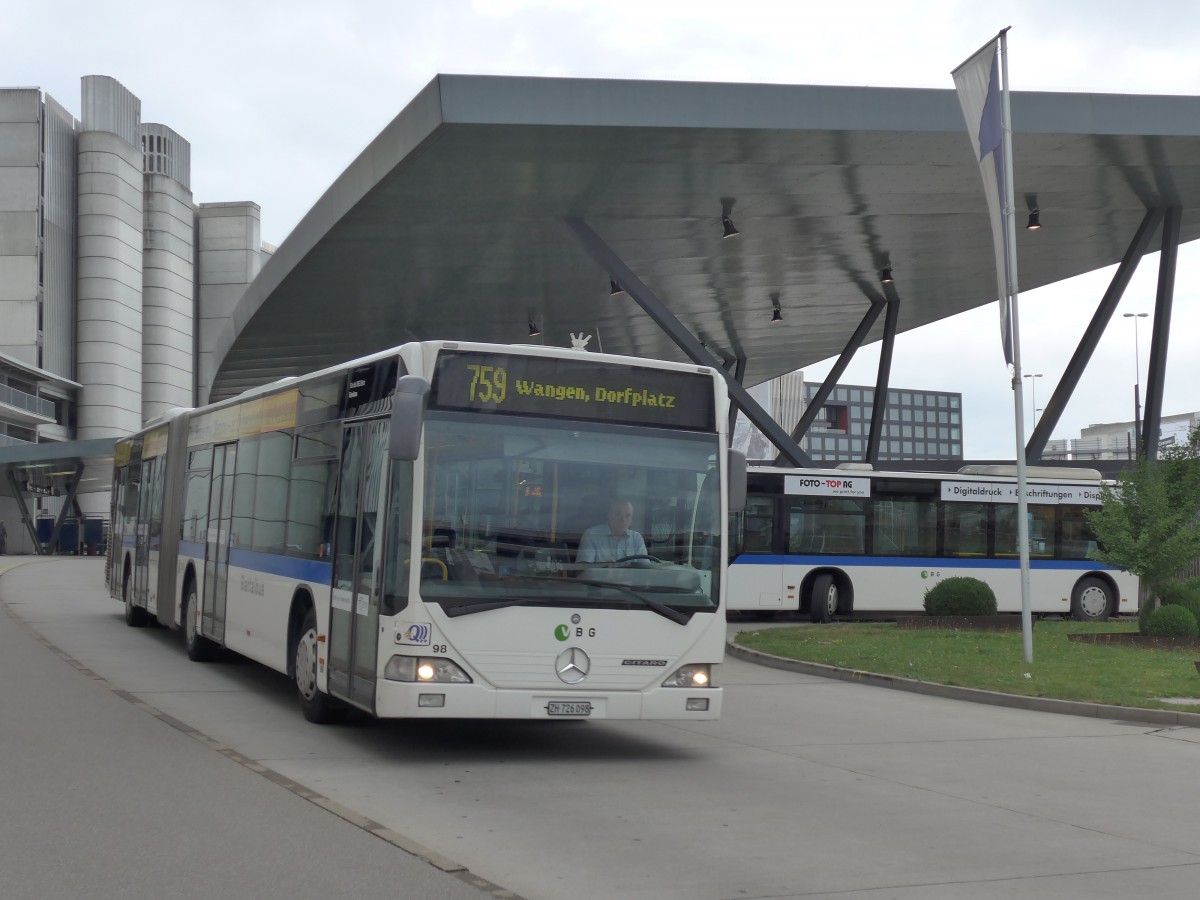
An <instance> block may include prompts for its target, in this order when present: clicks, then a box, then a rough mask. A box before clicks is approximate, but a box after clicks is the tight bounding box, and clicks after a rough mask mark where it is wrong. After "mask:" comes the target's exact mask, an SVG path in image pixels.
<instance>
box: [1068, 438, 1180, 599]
mask: <svg viewBox="0 0 1200 900" xmlns="http://www.w3.org/2000/svg"><path fill="white" fill-rule="evenodd" d="M1159 456H1160V458H1159V459H1157V460H1144V459H1139V460H1138V461H1137V463H1136V464H1135V465H1134V467H1133V468H1132V469H1130V470H1128V471H1125V472H1122V473H1121V474H1120V476H1118V478H1117V484H1116V486H1115V487H1112V486H1110V485H1107V484H1106V485H1103V486H1102V487H1101V489H1100V497H1101V504H1102V505H1101V507H1100V508H1099V509H1098V510H1095V511H1093V512H1090V513H1088V522H1089V523H1090V524H1091V526H1092V530H1093V531H1095V533H1096V538H1097V539H1098V540H1099V542H1100V549H1099V550H1098V551H1097V553H1096V556H1097V557H1098V558H1099V559H1100V560H1101V561H1103V562H1106V563H1108V564H1110V565H1114V566H1118V567H1119V568H1122V569H1125V570H1126V571H1127V572H1131V573H1133V574H1134V575H1137V576H1138V577H1139V578H1141V579H1142V581H1143V582H1144V583H1145V584H1146V587H1147V589H1148V590H1149V593H1150V597H1151V601H1152V602H1153V600H1154V598H1157V597H1158V596H1159V592H1160V591H1161V589H1162V586H1163V585H1164V584H1165V583H1167V582H1169V581H1170V580H1171V579H1172V578H1174V577H1175V576H1176V575H1178V574H1179V572H1180V571H1181V570H1183V569H1184V567H1186V566H1187V565H1188V563H1189V562H1191V561H1192V560H1193V559H1195V558H1196V557H1197V556H1200V428H1195V429H1193V430H1192V432H1191V433H1190V434H1189V435H1188V439H1187V441H1186V442H1184V443H1183V444H1176V445H1174V446H1171V447H1167V448H1165V449H1163V450H1162V451H1161V452H1160V454H1159Z"/></svg>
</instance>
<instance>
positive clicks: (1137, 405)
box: [1123, 313, 1150, 441]
mask: <svg viewBox="0 0 1200 900" xmlns="http://www.w3.org/2000/svg"><path fill="white" fill-rule="evenodd" d="M1148 315H1150V314H1149V313H1125V314H1124V316H1123V318H1126V319H1133V434H1134V437H1135V438H1136V439H1137V440H1139V441H1140V440H1141V433H1142V385H1141V378H1142V374H1141V373H1142V363H1141V360H1140V359H1138V324H1137V320H1138V319H1144V318H1146V316H1148Z"/></svg>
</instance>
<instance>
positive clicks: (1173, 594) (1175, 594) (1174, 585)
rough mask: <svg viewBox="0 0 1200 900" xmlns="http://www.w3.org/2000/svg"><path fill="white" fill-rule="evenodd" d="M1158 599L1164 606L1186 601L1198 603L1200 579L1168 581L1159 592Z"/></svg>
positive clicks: (1199, 600) (1199, 599) (1199, 598)
mask: <svg viewBox="0 0 1200 900" xmlns="http://www.w3.org/2000/svg"><path fill="white" fill-rule="evenodd" d="M1158 599H1159V600H1161V601H1162V602H1163V604H1164V605H1165V604H1169V603H1180V602H1182V601H1188V600H1193V601H1196V602H1200V578H1189V579H1188V580H1187V581H1168V582H1167V583H1166V584H1164V585H1163V586H1162V588H1161V589H1160V590H1159V592H1158Z"/></svg>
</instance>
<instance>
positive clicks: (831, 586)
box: [810, 574, 838, 623]
mask: <svg viewBox="0 0 1200 900" xmlns="http://www.w3.org/2000/svg"><path fill="white" fill-rule="evenodd" d="M837 611H838V586H837V582H836V581H834V579H833V576H832V575H829V574H825V575H818V576H817V577H816V580H815V581H813V586H812V601H811V606H810V613H811V616H812V620H813V621H814V622H817V623H825V622H832V621H833V617H834V616H835V615H837Z"/></svg>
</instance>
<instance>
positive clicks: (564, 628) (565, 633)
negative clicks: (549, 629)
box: [554, 625, 571, 641]
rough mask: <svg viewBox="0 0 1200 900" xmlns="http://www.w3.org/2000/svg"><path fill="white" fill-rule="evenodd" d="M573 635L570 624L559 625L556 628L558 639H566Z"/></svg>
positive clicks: (555, 635) (556, 637) (555, 636)
mask: <svg viewBox="0 0 1200 900" xmlns="http://www.w3.org/2000/svg"><path fill="white" fill-rule="evenodd" d="M570 636H571V628H570V626H568V625H558V626H556V627H555V629H554V639H555V640H556V641H565V640H566V639H567V638H569V637H570Z"/></svg>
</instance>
